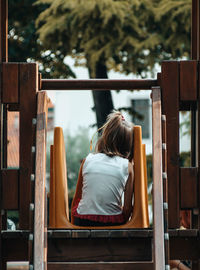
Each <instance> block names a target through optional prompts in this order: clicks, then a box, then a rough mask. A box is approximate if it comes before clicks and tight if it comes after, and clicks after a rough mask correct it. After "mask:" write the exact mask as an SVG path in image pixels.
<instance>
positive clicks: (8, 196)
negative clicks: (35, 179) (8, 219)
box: [1, 169, 19, 210]
mask: <svg viewBox="0 0 200 270" xmlns="http://www.w3.org/2000/svg"><path fill="white" fill-rule="evenodd" d="M18 176H19V171H18V170H14V169H13V170H7V169H4V170H2V171H1V181H2V208H3V209H6V210H17V209H18Z"/></svg>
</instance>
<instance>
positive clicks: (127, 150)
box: [95, 111, 134, 161]
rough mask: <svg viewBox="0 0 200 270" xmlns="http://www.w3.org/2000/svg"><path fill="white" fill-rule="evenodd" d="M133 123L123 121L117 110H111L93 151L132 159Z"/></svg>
mask: <svg viewBox="0 0 200 270" xmlns="http://www.w3.org/2000/svg"><path fill="white" fill-rule="evenodd" d="M133 129H134V125H133V124H132V123H130V122H127V121H125V119H124V117H123V115H122V114H121V112H119V111H113V112H112V113H110V114H109V115H108V117H107V121H106V123H105V124H104V125H103V127H102V130H103V131H102V135H101V137H100V138H99V139H98V141H97V144H96V147H95V152H96V153H104V154H106V155H108V156H110V157H112V156H121V157H124V158H128V159H129V160H130V161H131V160H132V159H133V142H134V138H133V136H134V132H133Z"/></svg>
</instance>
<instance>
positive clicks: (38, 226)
mask: <svg viewBox="0 0 200 270" xmlns="http://www.w3.org/2000/svg"><path fill="white" fill-rule="evenodd" d="M46 128H47V98H46V93H45V92H39V93H38V109H37V129H36V172H35V219H34V270H43V269H44V267H46V263H44V262H46V258H47V256H46V251H47V249H46V247H45V245H46V244H45V226H46V224H45V205H46V203H45V200H46V199H45V173H46Z"/></svg>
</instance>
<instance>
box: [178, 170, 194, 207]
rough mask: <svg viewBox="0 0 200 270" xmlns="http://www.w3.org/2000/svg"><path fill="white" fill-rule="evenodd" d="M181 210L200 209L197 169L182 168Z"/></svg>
mask: <svg viewBox="0 0 200 270" xmlns="http://www.w3.org/2000/svg"><path fill="white" fill-rule="evenodd" d="M180 179H181V208H182V209H192V208H198V190H197V182H198V180H197V168H180Z"/></svg>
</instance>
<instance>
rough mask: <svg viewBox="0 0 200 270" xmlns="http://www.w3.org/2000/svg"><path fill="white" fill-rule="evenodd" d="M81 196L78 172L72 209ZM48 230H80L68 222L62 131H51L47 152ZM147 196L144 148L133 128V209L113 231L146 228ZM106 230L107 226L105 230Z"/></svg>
mask: <svg viewBox="0 0 200 270" xmlns="http://www.w3.org/2000/svg"><path fill="white" fill-rule="evenodd" d="M81 194H82V173H81V170H80V173H79V178H78V182H77V186H76V192H75V195H74V199H73V202H72V207H73V206H74V203H75V202H76V201H77V199H78V198H81ZM49 209H50V210H49V215H50V216H49V227H51V228H80V227H78V226H75V225H72V224H73V216H72V224H71V223H70V222H69V217H68V215H69V208H68V188H67V169H66V156H65V145H64V138H63V132H62V129H61V128H59V127H56V128H55V129H54V145H53V146H52V149H51V175H50V205H49ZM148 227H149V214H148V195H147V168H146V154H145V145H142V130H141V127H140V126H135V127H134V207H133V214H132V217H131V219H130V220H129V221H128V222H127V223H126V224H124V225H120V226H114V228H116V229H117V228H120V229H122V228H148ZM106 229H109V227H106Z"/></svg>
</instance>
